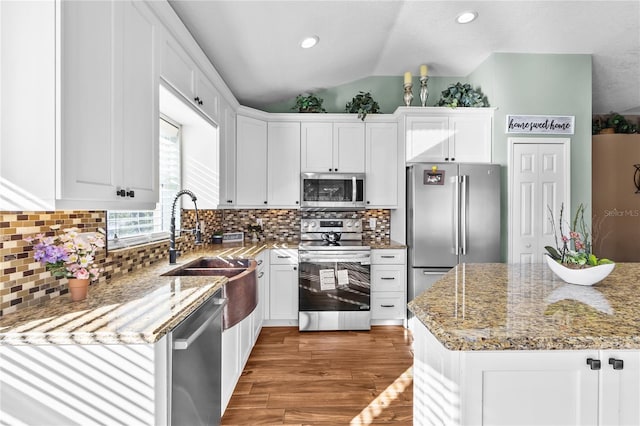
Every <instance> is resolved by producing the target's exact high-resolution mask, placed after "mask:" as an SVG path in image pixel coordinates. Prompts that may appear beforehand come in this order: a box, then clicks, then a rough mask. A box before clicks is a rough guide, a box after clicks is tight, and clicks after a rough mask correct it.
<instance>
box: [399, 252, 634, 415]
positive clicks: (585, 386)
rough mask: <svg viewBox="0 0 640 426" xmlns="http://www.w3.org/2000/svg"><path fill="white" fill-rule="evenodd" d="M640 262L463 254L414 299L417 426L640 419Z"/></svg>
mask: <svg viewBox="0 0 640 426" xmlns="http://www.w3.org/2000/svg"><path fill="white" fill-rule="evenodd" d="M639 284H640V264H632V263H622V264H618V265H616V268H615V269H614V271H613V272H612V273H611V275H610V276H609V277H607V278H606V279H605V280H603V281H602V282H600V283H598V284H597V285H595V286H593V287H583V286H576V285H571V284H566V283H564V282H563V281H561V280H559V279H558V278H557V277H555V276H554V275H553V273H552V272H551V271H550V270H549V269H548V267H547V266H546V265H544V264H460V265H458V266H456V267H455V268H453V269H452V270H451V271H449V272H448V273H447V274H446V275H445V276H444V277H443V278H442V279H440V280H439V281H437V282H436V283H435V284H434V285H433V287H431V288H430V289H429V290H427V291H425V292H424V293H423V294H421V295H419V296H418V297H416V298H415V299H414V300H412V301H411V302H410V303H409V310H410V311H411V312H412V313H413V314H414V315H415V316H414V317H413V318H412V319H411V328H412V331H413V334H414V339H415V341H414V350H415V360H414V421H415V422H416V424H430V423H435V424H439V423H444V424H509V425H515V424H536V425H539V424H548V425H559V424H640V293H639V292H638V288H637V287H638V285H639Z"/></svg>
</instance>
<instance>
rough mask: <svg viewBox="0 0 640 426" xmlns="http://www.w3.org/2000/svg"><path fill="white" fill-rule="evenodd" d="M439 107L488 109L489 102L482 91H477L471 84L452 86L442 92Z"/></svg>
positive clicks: (458, 83)
mask: <svg viewBox="0 0 640 426" xmlns="http://www.w3.org/2000/svg"><path fill="white" fill-rule="evenodd" d="M438 106H448V107H451V108H456V107H488V106H489V101H488V100H487V97H486V96H485V95H483V94H482V91H480V90H475V89H474V88H473V87H471V85H470V84H468V83H465V84H462V83H460V82H457V83H456V84H450V85H449V87H448V88H446V89H445V90H443V91H442V96H441V97H440V100H439V101H438Z"/></svg>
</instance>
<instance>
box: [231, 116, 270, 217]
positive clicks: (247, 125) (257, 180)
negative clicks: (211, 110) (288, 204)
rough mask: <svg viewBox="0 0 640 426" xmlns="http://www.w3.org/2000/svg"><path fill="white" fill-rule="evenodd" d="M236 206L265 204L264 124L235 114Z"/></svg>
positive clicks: (265, 136) (265, 152)
mask: <svg viewBox="0 0 640 426" xmlns="http://www.w3.org/2000/svg"><path fill="white" fill-rule="evenodd" d="M236 124H237V126H236V155H237V157H236V206H238V207H260V206H262V207H266V206H267V204H268V201H267V123H266V121H263V120H258V119H255V118H252V117H245V116H243V115H238V116H237V117H236Z"/></svg>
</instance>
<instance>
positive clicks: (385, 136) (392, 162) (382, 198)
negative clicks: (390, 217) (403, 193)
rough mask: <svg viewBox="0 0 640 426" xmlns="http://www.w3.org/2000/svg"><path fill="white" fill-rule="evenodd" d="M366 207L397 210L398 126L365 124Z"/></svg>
mask: <svg viewBox="0 0 640 426" xmlns="http://www.w3.org/2000/svg"><path fill="white" fill-rule="evenodd" d="M366 130H367V134H366V143H367V145H366V159H367V161H366V173H367V188H366V193H365V195H366V197H367V207H380V208H396V207H398V125H397V124H396V123H368V124H367V128H366Z"/></svg>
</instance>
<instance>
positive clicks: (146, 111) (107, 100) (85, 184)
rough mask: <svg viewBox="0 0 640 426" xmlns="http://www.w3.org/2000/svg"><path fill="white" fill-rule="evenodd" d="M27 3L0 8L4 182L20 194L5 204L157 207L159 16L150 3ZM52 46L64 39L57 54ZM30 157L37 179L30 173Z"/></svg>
mask: <svg viewBox="0 0 640 426" xmlns="http://www.w3.org/2000/svg"><path fill="white" fill-rule="evenodd" d="M21 3H23V2H15V3H14V2H10V3H7V4H3V5H2V19H3V25H2V26H3V29H2V32H3V38H2V40H3V68H2V92H3V95H2V103H3V108H2V110H3V126H2V127H3V129H2V142H1V143H2V160H1V161H2V164H1V167H0V170H1V173H2V179H0V181H2V182H3V183H2V185H3V188H2V193H3V194H15V196H5V197H2V198H3V201H2V202H1V204H2V205H0V207H1V208H2V209H3V210H29V209H36V210H54V209H63V208H64V209H68V208H82V209H139V208H154V207H155V203H156V202H157V200H158V166H157V160H158V149H157V144H158V77H157V69H158V67H157V64H156V61H157V55H156V47H157V46H156V45H157V40H156V33H157V27H158V24H157V22H156V21H155V18H154V15H153V13H152V12H151V11H150V10H148V7H147V5H146V4H145V3H142V2H131V1H124V2H59V3H58V2H55V3H54V2H50V3H47V2H37V3H33V4H21ZM57 16H59V19H60V25H57V24H56V17H57ZM14 18H15V19H14ZM42 31H45V32H47V34H45V35H43V33H42ZM23 33H24V34H23ZM52 40H59V41H60V43H59V46H58V48H56V43H53V42H52ZM25 51H28V52H30V53H29V55H24V52H25ZM5 55H6V56H5ZM25 56H34V57H37V59H34V60H33V61H32V60H31V59H29V58H26V57H25ZM9 62H10V65H7V64H9ZM9 67H12V68H13V70H11V68H9ZM25 69H29V70H33V71H34V72H35V74H32V73H31V72H29V73H25V72H23V71H24V70H25ZM21 98H24V99H25V100H27V101H28V102H29V103H30V104H31V107H30V108H31V109H28V108H27V105H26V104H25V103H24V101H21V100H20V99H21ZM34 99H38V102H36V103H35V104H34V102H33V100H34ZM36 104H37V107H35V106H34V105H36ZM9 108H10V109H11V114H10V115H7V116H5V115H4V114H5V111H6V110H8V109H9ZM5 117H9V118H10V119H9V120H6V119H5ZM34 118H35V119H36V121H37V122H38V126H33V121H34ZM30 127H38V129H37V130H33V131H32V130H30V129H29V128H30ZM25 158H29V159H30V161H29V162H30V168H31V169H33V170H37V171H38V172H37V173H25V172H24V159H25ZM43 182H45V184H43Z"/></svg>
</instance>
